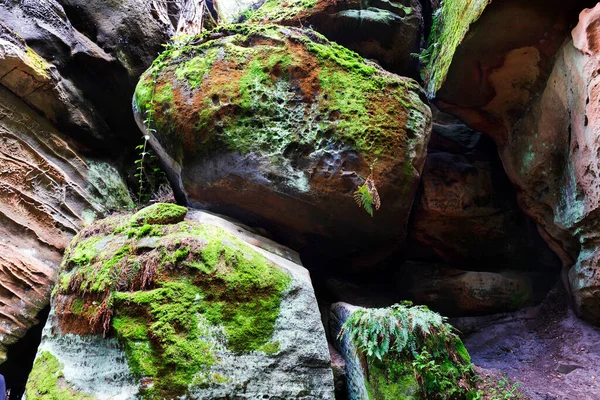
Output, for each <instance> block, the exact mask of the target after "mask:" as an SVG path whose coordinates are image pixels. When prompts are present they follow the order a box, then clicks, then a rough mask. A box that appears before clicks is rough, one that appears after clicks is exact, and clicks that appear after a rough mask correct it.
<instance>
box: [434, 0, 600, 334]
mask: <svg viewBox="0 0 600 400" xmlns="http://www.w3.org/2000/svg"><path fill="white" fill-rule="evenodd" d="M582 4H583V2H570V3H569V4H568V5H565V4H564V2H560V3H559V2H549V3H548V2H538V1H533V2H527V3H522V2H520V3H517V2H515V1H509V2H493V3H492V5H491V6H489V7H488V9H486V11H485V13H484V14H483V16H482V17H481V19H480V20H479V21H478V22H477V23H476V24H474V25H473V26H472V29H471V33H470V34H469V36H468V37H467V38H466V39H465V41H464V42H463V44H462V45H461V47H460V48H459V50H458V51H457V53H456V55H455V58H454V62H453V65H452V67H451V70H450V73H449V76H448V80H447V83H446V85H445V86H444V87H443V88H442V90H441V91H440V92H439V93H438V96H439V104H440V106H441V107H442V108H444V109H445V110H448V111H450V112H452V113H453V114H455V115H458V116H459V117H460V118H461V119H463V120H464V121H465V122H467V124H469V126H471V127H473V128H476V129H479V130H481V131H482V132H483V133H485V134H487V135H489V136H491V137H492V138H493V139H494V140H495V141H496V143H497V145H498V148H499V153H500V157H501V159H502V162H503V165H504V167H505V170H506V173H507V175H508V177H509V178H510V180H511V181H512V182H513V184H514V185H515V186H516V187H517V192H518V195H519V204H520V206H521V207H522V209H523V210H525V211H526V212H527V214H529V215H530V216H531V217H532V218H533V219H534V220H535V221H536V222H537V223H538V226H539V229H540V233H541V234H542V236H543V237H544V238H545V240H546V241H547V242H548V243H549V245H550V246H551V247H552V249H553V250H554V251H555V252H556V253H557V254H558V255H559V256H560V257H561V259H562V261H563V264H564V265H565V268H568V267H569V266H571V265H573V264H574V263H575V266H574V267H573V268H572V269H571V270H570V272H569V281H570V286H571V291H572V294H573V296H574V299H575V303H576V306H577V309H578V310H579V311H580V312H581V313H582V314H583V316H584V317H585V318H586V319H588V320H590V321H593V322H595V323H600V301H598V297H600V290H599V287H600V279H599V278H598V277H597V276H598V274H597V272H596V271H597V260H598V257H597V255H596V248H597V247H598V243H599V242H600V240H598V239H597V238H598V230H597V227H596V226H597V217H596V215H597V210H598V206H599V202H600V182H599V181H598V175H599V173H600V171H599V170H598V159H597V157H598V151H599V150H600V148H599V147H600V145H599V144H598V143H597V137H598V129H599V128H598V124H599V123H598V121H597V119H598V117H597V114H598V113H597V108H598V106H597V104H598V100H599V96H598V91H597V76H596V75H597V73H596V71H597V70H598V69H599V67H600V66H599V65H598V55H597V51H598V50H597V44H596V43H597V40H596V37H597V32H596V31H597V29H596V28H597V26H598V22H597V21H598V13H599V11H598V6H597V7H596V8H594V9H593V10H585V11H584V12H583V13H582V14H581V16H580V23H579V25H578V26H577V28H576V29H575V30H573V41H572V42H567V43H566V44H564V45H563V43H564V40H565V39H566V38H568V36H569V35H568V26H569V21H570V19H571V16H572V15H573V11H574V10H577V8H578V7H580V8H579V9H581V7H582ZM500 27H501V28H500ZM561 45H562V47H561ZM576 260H577V261H576ZM564 272H565V274H564V275H565V278H566V269H565V271H564Z"/></svg>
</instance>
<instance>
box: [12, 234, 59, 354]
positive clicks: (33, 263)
mask: <svg viewBox="0 0 600 400" xmlns="http://www.w3.org/2000/svg"><path fill="white" fill-rule="evenodd" d="M0 277H1V278H2V279H0V362H2V361H4V360H5V359H6V347H7V346H9V345H11V344H13V343H14V342H16V341H17V340H18V339H19V338H21V337H22V336H23V335H24V334H25V332H26V331H27V329H28V328H30V327H31V326H33V325H35V324H36V323H38V321H37V319H36V316H37V314H38V312H39V311H40V310H41V309H42V308H43V307H45V306H46V305H47V304H48V299H49V297H50V292H51V291H52V287H53V286H54V282H55V281H56V270H54V269H53V268H52V267H50V266H48V265H46V264H44V263H43V262H41V261H39V260H37V259H35V258H34V257H32V256H30V255H28V254H27V252H26V250H25V249H23V250H19V249H18V248H15V247H14V246H10V245H5V244H2V243H0Z"/></svg>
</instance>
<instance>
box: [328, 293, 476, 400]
mask: <svg viewBox="0 0 600 400" xmlns="http://www.w3.org/2000/svg"><path fill="white" fill-rule="evenodd" d="M329 322H330V332H331V335H332V337H334V338H337V339H336V340H335V342H334V343H335V346H336V348H337V349H338V351H339V352H340V353H341V354H342V355H343V357H344V359H345V365H346V376H347V390H348V397H349V399H350V400H365V399H370V400H413V399H414V400H420V399H427V400H435V399H440V400H450V399H473V398H476V389H475V385H474V373H473V370H472V367H471V358H470V356H469V353H468V352H467V350H466V348H465V346H464V345H463V343H462V341H461V340H460V338H459V337H458V336H457V335H456V334H455V333H454V332H453V328H452V327H451V326H450V325H448V324H447V323H446V322H445V319H444V318H443V317H442V316H440V315H439V314H437V313H435V312H433V311H430V310H428V309H427V308H426V307H424V306H415V307H411V306H410V305H394V306H391V307H388V308H370V309H369V308H362V307H356V306H352V305H350V304H347V303H335V304H333V305H332V306H331V310H330V318H329Z"/></svg>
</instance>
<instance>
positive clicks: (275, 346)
mask: <svg viewBox="0 0 600 400" xmlns="http://www.w3.org/2000/svg"><path fill="white" fill-rule="evenodd" d="M279 346H280V344H279V342H270V343H266V344H263V345H262V346H260V347H259V348H258V351H262V352H263V353H265V354H277V353H279Z"/></svg>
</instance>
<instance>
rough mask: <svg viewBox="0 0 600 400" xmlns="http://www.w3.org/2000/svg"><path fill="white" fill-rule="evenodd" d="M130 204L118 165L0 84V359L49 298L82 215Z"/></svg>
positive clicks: (90, 218) (88, 217)
mask: <svg viewBox="0 0 600 400" xmlns="http://www.w3.org/2000/svg"><path fill="white" fill-rule="evenodd" d="M130 205H131V200H130V199H129V195H128V193H127V188H126V187H125V185H124V184H123V182H122V180H121V177H120V175H119V174H118V172H117V171H116V169H115V168H114V167H113V166H111V165H109V164H106V163H105V162H101V161H94V160H91V159H86V158H84V157H82V156H81V155H79V154H78V153H77V152H76V151H75V149H74V148H73V147H72V143H71V142H70V141H68V140H67V139H65V138H64V137H63V135H61V134H59V133H58V132H57V131H56V130H55V129H54V128H53V127H52V126H51V125H50V124H49V123H48V122H47V121H46V120H45V119H43V118H41V117H40V116H39V115H38V114H36V113H35V112H34V111H33V110H32V109H31V108H30V107H29V106H27V104H25V103H24V102H22V101H21V100H20V99H19V98H17V97H16V96H15V95H14V94H12V93H11V92H9V91H8V90H6V89H5V88H4V87H3V86H0V244H1V245H2V246H3V247H2V249H5V250H2V251H1V252H0V253H1V260H2V261H1V262H0V265H2V268H1V269H0V282H2V284H1V285H0V304H1V306H0V309H1V310H2V311H0V327H1V328H0V361H3V359H4V357H3V352H4V350H5V346H7V345H8V344H11V343H13V342H14V341H15V340H16V339H18V338H19V337H20V336H22V335H23V334H24V333H25V331H26V330H27V328H29V327H31V326H32V325H34V324H35V315H36V314H37V312H39V311H40V310H41V309H42V308H43V307H45V306H46V305H47V304H48V300H49V296H50V290H51V289H52V287H53V285H54V281H55V274H56V273H55V271H56V269H57V268H58V264H59V263H60V260H61V258H62V252H63V251H64V249H65V247H66V246H67V244H68V243H69V241H70V240H71V238H72V237H73V236H74V235H75V233H76V232H77V231H78V230H79V229H80V228H81V226H82V225H83V223H84V220H88V221H91V220H93V219H94V218H95V217H97V216H101V215H103V214H105V213H106V212H107V211H109V210H113V209H116V208H120V207H123V206H130Z"/></svg>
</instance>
